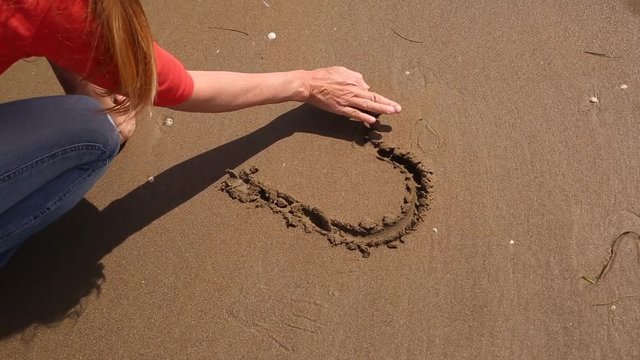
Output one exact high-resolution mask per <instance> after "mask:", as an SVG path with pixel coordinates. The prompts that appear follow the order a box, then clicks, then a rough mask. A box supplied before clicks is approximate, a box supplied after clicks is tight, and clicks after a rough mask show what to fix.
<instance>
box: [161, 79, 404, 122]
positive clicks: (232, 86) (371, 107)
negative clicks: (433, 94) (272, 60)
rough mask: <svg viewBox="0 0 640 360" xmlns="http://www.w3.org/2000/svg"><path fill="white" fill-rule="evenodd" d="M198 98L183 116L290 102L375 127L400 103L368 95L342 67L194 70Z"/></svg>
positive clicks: (183, 107) (364, 86)
mask: <svg viewBox="0 0 640 360" xmlns="http://www.w3.org/2000/svg"><path fill="white" fill-rule="evenodd" d="M189 74H190V75H191V77H192V78H193V82H194V91H193V95H192V96H191V98H190V99H189V100H187V101H186V102H184V103H182V104H180V105H178V106H174V107H173V108H174V109H176V110H181V111H191V112H207V113H212V112H226V111H234V110H239V109H244V108H247V107H252V106H257V105H266V104H275V103H281V102H285V101H299V102H305V103H309V104H311V105H314V106H316V107H319V108H321V109H323V110H327V111H330V112H333V113H336V114H338V115H343V116H346V117H350V118H353V119H355V120H360V121H363V122H365V123H369V124H371V123H374V122H375V121H376V119H375V118H374V117H373V116H371V115H369V114H367V113H366V112H370V113H378V114H396V113H399V112H400V111H401V107H400V105H399V104H397V103H395V102H393V101H391V100H389V99H387V98H385V97H383V96H381V95H378V94H376V93H374V92H371V91H369V85H367V83H366V82H365V81H364V79H363V77H362V75H361V74H358V73H356V72H353V71H351V70H348V69H345V68H343V67H332V68H324V69H317V70H312V71H303V70H298V71H290V72H280V73H264V74H245V73H233V72H224V71H189Z"/></svg>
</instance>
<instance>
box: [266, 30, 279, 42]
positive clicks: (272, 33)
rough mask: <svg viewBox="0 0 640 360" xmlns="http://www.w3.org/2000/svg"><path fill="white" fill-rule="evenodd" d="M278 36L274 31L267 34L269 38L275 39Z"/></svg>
mask: <svg viewBox="0 0 640 360" xmlns="http://www.w3.org/2000/svg"><path fill="white" fill-rule="evenodd" d="M276 37H277V35H276V33H274V32H270V33H269V34H267V38H269V40H275V39H276Z"/></svg>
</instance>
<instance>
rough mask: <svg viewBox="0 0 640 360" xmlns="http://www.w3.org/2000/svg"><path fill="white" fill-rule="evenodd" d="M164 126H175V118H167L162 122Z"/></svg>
mask: <svg viewBox="0 0 640 360" xmlns="http://www.w3.org/2000/svg"><path fill="white" fill-rule="evenodd" d="M162 125H164V126H173V118H171V117H166V118H165V119H164V120H163V121H162Z"/></svg>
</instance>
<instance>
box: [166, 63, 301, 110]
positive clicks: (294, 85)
mask: <svg viewBox="0 0 640 360" xmlns="http://www.w3.org/2000/svg"><path fill="white" fill-rule="evenodd" d="M189 74H190V75H191V77H192V78H193V82H194V91H193V95H192V96H191V98H190V99H189V100H187V101H186V102H184V103H182V104H180V105H178V106H174V107H173V108H174V109H176V110H180V111H190V112H204V113H217V112H226V111H234V110H240V109H244V108H248V107H252V106H257V105H266V104H276V103H281V102H286V101H304V99H305V96H306V92H307V89H305V84H304V76H305V72H304V71H290V72H280V73H264V74H245V73H233V72H226V71H189Z"/></svg>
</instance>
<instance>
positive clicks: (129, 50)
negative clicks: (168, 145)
mask: <svg viewBox="0 0 640 360" xmlns="http://www.w3.org/2000/svg"><path fill="white" fill-rule="evenodd" d="M90 9H91V15H92V20H93V23H94V25H95V26H96V30H97V32H98V34H99V36H98V38H97V39H96V44H97V46H98V47H100V48H99V49H98V50H99V51H101V52H102V53H104V54H107V55H108V56H109V57H110V59H109V60H110V61H112V63H111V65H113V66H116V67H117V69H118V75H119V77H120V82H119V87H118V88H117V89H114V92H116V93H118V94H121V95H123V96H125V97H126V98H127V100H126V101H124V102H122V103H117V104H116V105H115V106H114V107H113V108H111V109H109V111H112V112H114V113H118V114H123V113H138V112H140V111H141V110H145V109H149V108H150V107H151V106H152V105H153V100H154V98H155V95H156V90H157V72H156V62H155V56H154V42H153V37H152V36H151V29H150V28H149V23H148V21H147V17H146V15H145V13H144V9H143V8H142V4H140V1H139V0H90Z"/></svg>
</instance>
